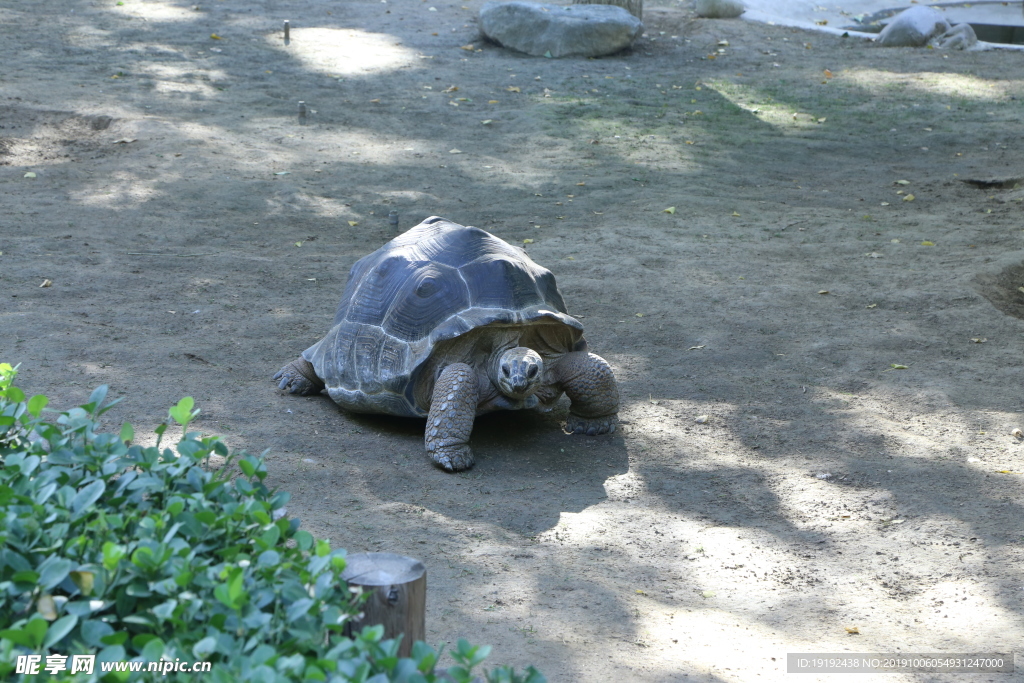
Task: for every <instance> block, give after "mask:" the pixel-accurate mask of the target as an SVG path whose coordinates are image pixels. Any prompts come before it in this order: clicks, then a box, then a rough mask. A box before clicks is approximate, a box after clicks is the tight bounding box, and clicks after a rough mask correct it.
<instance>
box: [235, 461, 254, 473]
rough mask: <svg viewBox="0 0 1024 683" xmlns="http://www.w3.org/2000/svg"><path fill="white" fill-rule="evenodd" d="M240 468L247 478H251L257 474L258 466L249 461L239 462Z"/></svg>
mask: <svg viewBox="0 0 1024 683" xmlns="http://www.w3.org/2000/svg"><path fill="white" fill-rule="evenodd" d="M238 466H239V467H240V468H241V469H242V472H244V473H245V476H247V477H251V476H252V475H254V474H256V466H255V465H253V464H252V463H251V462H249V461H248V460H239V461H238Z"/></svg>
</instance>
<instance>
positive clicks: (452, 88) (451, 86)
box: [441, 85, 459, 92]
mask: <svg viewBox="0 0 1024 683" xmlns="http://www.w3.org/2000/svg"><path fill="white" fill-rule="evenodd" d="M458 89H459V86H457V85H449V86H448V87H447V88H445V89H444V90H442V91H441V92H455V91H456V90H458Z"/></svg>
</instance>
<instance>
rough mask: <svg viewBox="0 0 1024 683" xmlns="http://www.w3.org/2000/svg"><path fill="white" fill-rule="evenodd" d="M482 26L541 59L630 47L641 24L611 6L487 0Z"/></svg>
mask: <svg viewBox="0 0 1024 683" xmlns="http://www.w3.org/2000/svg"><path fill="white" fill-rule="evenodd" d="M480 29H481V30H482V31H483V33H484V35H485V36H487V37H488V38H490V39H491V40H493V41H495V42H496V43H499V44H501V45H504V46H505V47H508V48H512V49H513V50H519V51H520V52H525V53H526V54H528V55H535V56H537V57H547V56H551V57H599V56H601V55H610V54H612V53H615V52H618V51H619V50H622V49H624V48H627V47H629V45H630V43H632V42H633V41H634V40H635V39H636V38H637V37H638V36H639V35H640V34H641V33H643V30H644V25H643V23H642V22H641V21H640V20H639V19H637V18H636V17H634V16H633V15H632V14H630V13H629V12H627V11H626V10H624V9H622V8H621V7H614V6H612V5H569V6H568V7H562V6H561V5H546V4H540V3H535V2H518V1H515V0H513V1H512V2H489V3H487V4H485V5H484V6H483V7H481V8H480Z"/></svg>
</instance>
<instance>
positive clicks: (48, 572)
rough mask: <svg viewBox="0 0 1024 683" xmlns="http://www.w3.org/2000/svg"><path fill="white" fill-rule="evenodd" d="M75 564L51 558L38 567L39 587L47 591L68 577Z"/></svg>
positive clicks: (62, 559)
mask: <svg viewBox="0 0 1024 683" xmlns="http://www.w3.org/2000/svg"><path fill="white" fill-rule="evenodd" d="M74 566H75V563H74V562H72V561H71V560H66V559H64V558H53V559H52V561H50V560H48V561H46V562H44V563H43V564H41V565H39V569H40V572H39V587H40V588H42V589H43V590H44V591H48V590H50V589H51V588H53V587H54V586H56V585H57V584H58V583H60V582H61V581H63V580H64V579H66V578H67V577H68V573H69V572H70V571H71V568H72V567H74Z"/></svg>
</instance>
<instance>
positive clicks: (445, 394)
mask: <svg viewBox="0 0 1024 683" xmlns="http://www.w3.org/2000/svg"><path fill="white" fill-rule="evenodd" d="M479 395H480V390H479V388H478V386H477V377H476V373H475V372H473V368H471V367H469V366H468V365H466V364H465V363H452V364H451V365H449V366H448V367H446V368H445V369H444V371H443V372H442V373H441V375H440V376H439V377H438V378H437V382H436V383H435V384H434V394H433V397H432V398H431V401H430V414H429V415H427V431H426V433H425V434H424V436H423V442H424V444H425V445H426V447H427V452H428V453H429V454H430V457H431V458H432V459H433V461H434V464H436V465H437V466H438V467H443V468H444V469H446V470H448V471H449V472H458V471H459V470H468V469H469V468H470V467H472V466H473V452H472V451H471V450H470V449H469V445H468V444H467V442H468V441H469V435H470V434H471V433H472V432H473V418H474V417H476V405H477V401H478V400H479Z"/></svg>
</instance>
